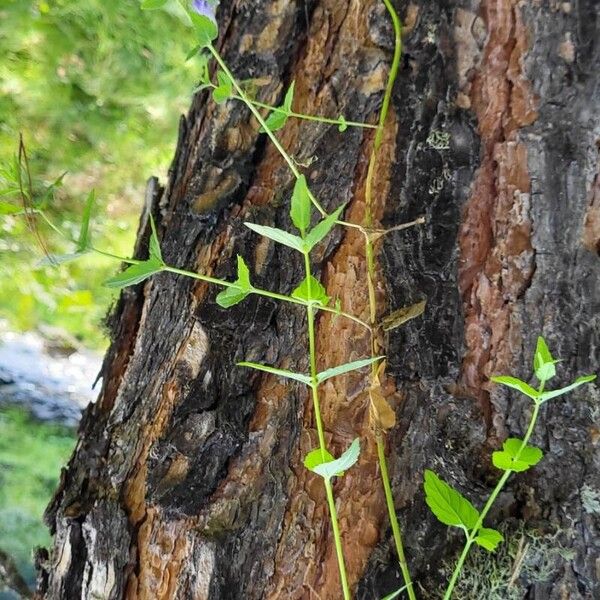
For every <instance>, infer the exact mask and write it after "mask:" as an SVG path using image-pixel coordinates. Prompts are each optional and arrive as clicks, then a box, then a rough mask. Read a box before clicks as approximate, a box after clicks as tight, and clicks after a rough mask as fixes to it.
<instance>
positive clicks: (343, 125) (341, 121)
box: [338, 115, 348, 133]
mask: <svg viewBox="0 0 600 600" xmlns="http://www.w3.org/2000/svg"><path fill="white" fill-rule="evenodd" d="M338 122H339V126H338V131H339V132H340V133H344V131H346V129H348V123H346V119H344V115H340V116H339V118H338Z"/></svg>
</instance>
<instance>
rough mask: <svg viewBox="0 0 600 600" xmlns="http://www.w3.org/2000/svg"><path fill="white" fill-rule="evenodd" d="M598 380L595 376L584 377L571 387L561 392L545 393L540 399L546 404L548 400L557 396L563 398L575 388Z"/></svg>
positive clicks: (579, 378)
mask: <svg viewBox="0 0 600 600" xmlns="http://www.w3.org/2000/svg"><path fill="white" fill-rule="evenodd" d="M594 379H596V376H595V375H584V376H583V377H578V378H577V379H576V380H575V381H574V382H573V383H572V384H571V385H568V386H567V387H564V388H560V389H559V390H550V391H548V392H543V393H542V394H541V396H540V398H539V401H540V402H546V400H550V399H551V398H556V397H557V396H562V395H563V394H566V393H567V392H570V391H571V390H574V389H575V388H578V387H579V386H580V385H583V384H584V383H589V382H590V381H594Z"/></svg>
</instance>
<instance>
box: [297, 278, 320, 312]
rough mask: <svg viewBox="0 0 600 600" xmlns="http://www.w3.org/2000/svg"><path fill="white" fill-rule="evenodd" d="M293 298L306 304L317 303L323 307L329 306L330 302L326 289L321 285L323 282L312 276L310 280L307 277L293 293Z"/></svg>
mask: <svg viewBox="0 0 600 600" xmlns="http://www.w3.org/2000/svg"><path fill="white" fill-rule="evenodd" d="M309 280H310V286H309ZM292 298H297V299H298V300H305V301H306V302H311V301H312V302H316V303H317V304H321V305H322V306H327V303H328V302H329V296H328V295H327V292H326V291H325V288H324V287H323V285H322V284H321V282H320V281H319V280H318V279H316V278H315V277H313V276H312V275H311V276H310V279H309V278H308V277H306V278H305V279H304V280H303V281H302V283H301V284H300V285H299V286H298V287H297V288H296V289H295V290H294V291H293V292H292Z"/></svg>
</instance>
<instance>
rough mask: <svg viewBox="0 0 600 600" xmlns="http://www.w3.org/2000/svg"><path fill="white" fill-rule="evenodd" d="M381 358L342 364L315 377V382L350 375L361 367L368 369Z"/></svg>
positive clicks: (376, 357)
mask: <svg viewBox="0 0 600 600" xmlns="http://www.w3.org/2000/svg"><path fill="white" fill-rule="evenodd" d="M382 358H383V356H375V357H372V358H363V359H361V360H355V361H353V362H349V363H344V364H343V365H338V366H337V367H332V368H331V369H326V370H325V371H322V372H321V373H319V374H318V375H317V381H318V382H319V383H322V382H323V381H326V380H327V379H331V378H332V377H336V376H337V375H343V374H344V373H350V371H357V370H358V369H362V368H363V367H368V366H369V365H372V364H373V363H374V362H377V361H378V360H381V359H382Z"/></svg>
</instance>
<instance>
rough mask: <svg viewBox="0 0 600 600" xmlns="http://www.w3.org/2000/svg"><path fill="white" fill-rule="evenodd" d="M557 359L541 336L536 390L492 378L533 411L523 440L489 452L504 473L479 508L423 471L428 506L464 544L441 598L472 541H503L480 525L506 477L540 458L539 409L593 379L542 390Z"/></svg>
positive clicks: (491, 545)
mask: <svg viewBox="0 0 600 600" xmlns="http://www.w3.org/2000/svg"><path fill="white" fill-rule="evenodd" d="M557 362H559V361H558V360H555V359H554V358H553V357H552V354H551V353H550V350H548V346H547V345H546V342H545V341H544V338H542V337H539V338H538V340H537V346H536V349H535V354H534V357H533V372H534V375H535V377H536V378H537V380H538V382H539V385H538V388H537V389H536V388H533V387H532V386H531V385H529V384H528V383H526V382H525V381H521V380H520V379H517V378H516V377H511V376H508V375H502V376H499V377H492V381H493V382H494V383H500V384H502V385H505V386H507V387H509V388H512V389H515V390H518V391H519V392H521V393H522V394H524V395H525V396H527V397H528V398H530V399H531V401H532V403H533V410H532V413H531V417H530V419H529V426H528V427H527V431H526V433H525V436H524V437H523V439H519V438H508V439H507V440H505V441H504V444H503V446H502V450H498V451H496V452H494V453H493V454H492V463H493V465H494V466H495V467H496V468H497V469H499V470H500V471H503V474H502V477H500V479H499V480H498V483H497V484H496V486H495V487H494V489H493V490H492V493H491V494H490V496H489V498H488V500H487V502H486V503H485V506H484V507H483V509H482V510H481V511H478V510H477V509H476V508H475V507H474V506H473V504H471V502H470V501H469V500H467V499H466V498H465V497H464V496H462V494H460V492H458V491H456V490H455V489H453V488H452V487H450V486H449V485H448V484H447V483H446V482H444V481H443V480H442V479H440V478H439V477H438V476H437V475H436V474H435V473H434V472H433V471H429V470H428V471H425V486H424V487H425V500H426V502H427V505H428V506H429V508H430V509H431V511H432V512H433V514H434V515H435V516H436V517H437V518H438V520H439V521H441V522H442V523H444V524H445V525H449V526H451V527H458V528H460V529H462V530H463V531H464V534H465V538H466V539H465V545H464V547H463V550H462V552H461V554H460V557H459V559H458V562H457V563H456V567H455V568H454V571H453V572H452V576H451V578H450V582H449V583H448V587H447V588H446V592H445V594H444V600H449V599H450V598H451V597H452V592H453V590H454V587H455V586H456V582H457V581H458V578H459V577H460V574H461V571H462V569H463V566H464V564H465V560H466V558H467V556H468V554H469V551H470V549H471V547H472V546H473V544H477V545H478V546H481V547H482V548H484V549H485V550H488V551H489V552H493V551H494V550H495V549H496V547H497V546H498V544H499V543H500V542H502V541H503V540H504V538H503V536H502V534H501V533H500V532H499V531H497V530H496V529H490V528H487V527H483V522H484V520H485V518H486V516H487V514H488V513H489V511H490V509H491V508H492V506H493V505H494V502H495V501H496V499H497V498H498V494H499V493H500V492H501V491H502V489H503V488H504V486H505V485H506V482H507V481H508V479H509V477H510V476H511V475H512V474H513V473H521V472H523V471H527V470H528V469H530V468H531V467H534V466H535V465H536V464H537V463H538V462H539V461H540V460H541V459H542V457H543V452H542V451H541V450H540V449H539V448H536V447H535V446H530V445H529V440H530V438H531V435H532V434H533V430H534V428H535V424H536V421H537V418H538V415H539V411H540V409H541V408H542V406H543V405H544V403H545V402H547V401H548V400H551V399H552V398H557V397H558V396H562V395H563V394H566V393H567V392H570V391H571V390H574V389H575V388H577V387H579V386H580V385H583V384H585V383H589V382H591V381H593V380H594V379H596V376H595V375H585V376H583V377H578V378H577V379H576V380H575V381H574V382H573V383H571V384H570V385H568V386H566V387H563V388H559V389H556V390H549V391H548V390H545V387H546V383H547V382H548V381H550V380H551V379H552V378H553V377H554V376H555V375H556V363H557Z"/></svg>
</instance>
